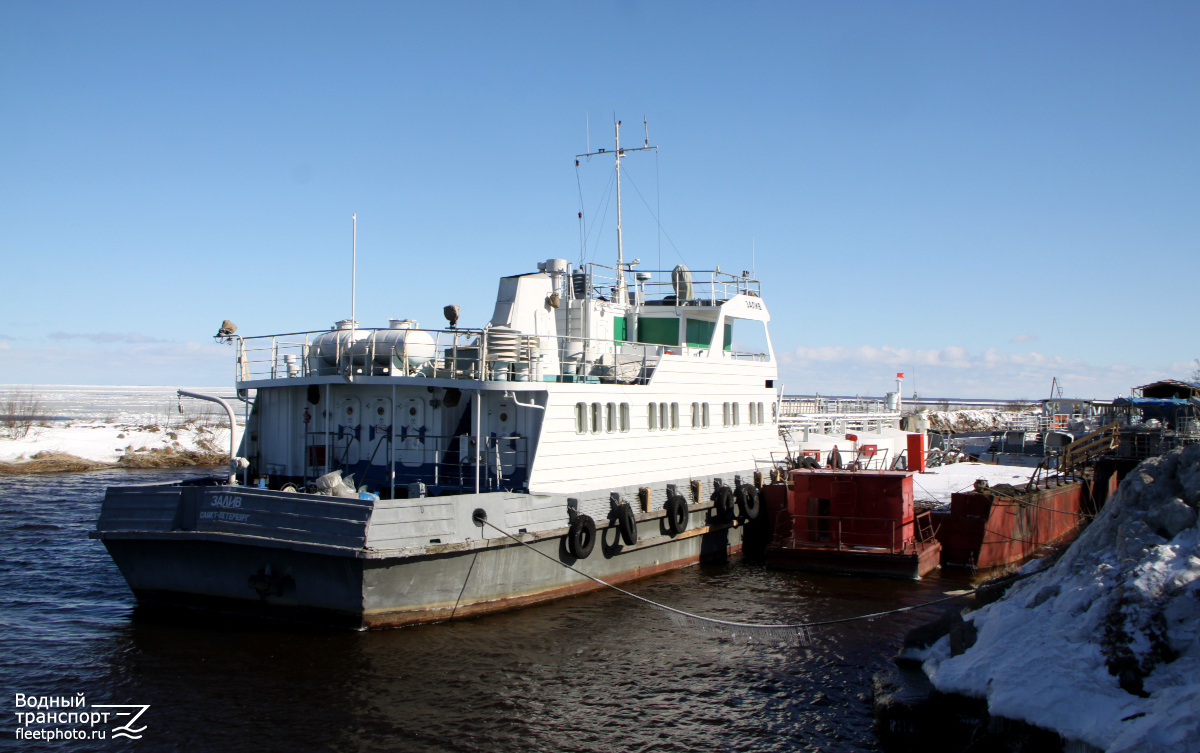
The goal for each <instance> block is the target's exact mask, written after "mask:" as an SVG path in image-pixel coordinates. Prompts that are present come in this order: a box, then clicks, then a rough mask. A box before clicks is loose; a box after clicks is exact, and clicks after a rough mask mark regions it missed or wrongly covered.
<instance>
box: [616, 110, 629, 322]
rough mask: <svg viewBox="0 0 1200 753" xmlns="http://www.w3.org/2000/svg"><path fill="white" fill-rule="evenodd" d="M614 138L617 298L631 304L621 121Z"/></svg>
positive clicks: (624, 303)
mask: <svg viewBox="0 0 1200 753" xmlns="http://www.w3.org/2000/svg"><path fill="white" fill-rule="evenodd" d="M613 133H614V138H615V139H616V142H617V156H616V160H615V162H616V165H617V167H616V170H617V300H618V301H620V302H621V305H622V306H628V305H629V294H628V293H627V292H626V288H625V252H624V249H623V248H622V247H621V158H622V157H624V156H625V153H624V152H622V151H621V121H619V120H618V121H617V123H616V125H615V126H613Z"/></svg>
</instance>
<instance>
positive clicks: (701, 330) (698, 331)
mask: <svg viewBox="0 0 1200 753" xmlns="http://www.w3.org/2000/svg"><path fill="white" fill-rule="evenodd" d="M716 328H717V323H716V322H706V321H704V320H703V319H688V320H687V345H688V347H689V348H708V347H710V346H712V339H713V331H714V330H716Z"/></svg>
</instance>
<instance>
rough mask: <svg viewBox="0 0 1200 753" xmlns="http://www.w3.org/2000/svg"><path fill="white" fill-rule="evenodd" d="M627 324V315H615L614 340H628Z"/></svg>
mask: <svg viewBox="0 0 1200 753" xmlns="http://www.w3.org/2000/svg"><path fill="white" fill-rule="evenodd" d="M627 326H628V325H626V323H625V317H623V316H616V317H613V339H614V340H628V339H629V338H628V337H627V336H626V335H628V331H627V330H626V327H627Z"/></svg>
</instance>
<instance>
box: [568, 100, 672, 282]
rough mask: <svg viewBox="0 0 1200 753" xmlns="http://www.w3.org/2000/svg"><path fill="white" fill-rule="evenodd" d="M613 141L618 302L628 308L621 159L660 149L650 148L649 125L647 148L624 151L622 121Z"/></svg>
mask: <svg viewBox="0 0 1200 753" xmlns="http://www.w3.org/2000/svg"><path fill="white" fill-rule="evenodd" d="M613 139H614V141H615V142H616V151H615V152H614V153H613V164H614V168H613V169H615V170H616V180H617V300H618V301H620V302H621V305H623V306H628V305H629V287H628V283H626V281H625V248H624V245H623V243H624V239H623V238H622V235H621V158H622V157H624V156H625V153H626V152H645V151H649V150H651V149H658V147H657V146H650V128H649V125H647V126H646V144H645V146H639V147H633V148H629V149H622V148H621V121H619V120H618V121H616V122H615V123H613ZM606 153H607V152H605V150H603V149H599V150H597V151H595V152H588V153H587V154H576V155H575V158H576V160H578V159H579V158H580V157H584V158H588V157H595V156H598V155H601V154H606ZM578 164H579V163H578V162H576V165H577V166H578ZM636 263H637V262H636V261H635V262H634V264H636Z"/></svg>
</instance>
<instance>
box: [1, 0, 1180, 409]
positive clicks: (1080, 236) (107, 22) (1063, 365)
mask: <svg viewBox="0 0 1200 753" xmlns="http://www.w3.org/2000/svg"><path fill="white" fill-rule="evenodd" d="M0 102H3V106H2V107H0V256H2V259H3V265H4V276H5V278H6V280H7V283H8V284H7V285H5V293H4V295H3V296H2V297H0V383H9V384H15V383H20V384H26V383H28V384H52V383H82V384H93V383H94V384H163V385H170V384H175V383H182V384H198V383H215V384H222V383H228V382H229V381H230V380H231V378H232V375H233V367H232V352H231V351H230V350H229V349H228V348H226V347H223V346H219V345H216V344H214V343H212V341H211V340H210V336H211V335H212V333H213V332H215V331H216V328H217V326H218V325H219V323H220V322H221V320H222V319H226V318H229V319H232V320H233V321H235V322H236V323H237V324H238V325H239V327H240V333H244V334H268V333H272V332H287V331H299V330H309V329H322V328H325V327H328V326H329V325H330V324H331V323H332V322H333V321H334V320H336V319H340V318H344V317H346V316H347V315H348V313H349V270H348V266H349V265H348V261H349V259H348V257H349V242H350V215H351V213H354V212H356V213H357V214H358V218H359V225H358V241H359V243H358V251H359V279H358V303H357V307H358V318H359V320H360V321H361V322H363V323H364V324H368V325H380V326H382V325H384V324H385V322H386V319H387V318H388V317H407V318H416V319H418V320H420V321H421V322H422V323H423V324H426V325H429V326H440V325H441V323H442V318H441V315H440V312H441V308H442V306H444V305H445V304H448V303H457V304H459V305H461V306H462V308H463V324H466V325H481V324H482V323H483V322H484V321H486V319H487V317H488V316H489V315H490V312H491V306H492V300H493V298H494V295H495V288H496V280H497V278H498V277H500V276H502V275H506V274H513V273H516V272H522V271H531V270H532V269H533V266H534V264H535V263H536V262H537V261H539V260H544V259H547V258H553V257H564V258H568V259H571V260H577V259H578V258H579V256H580V242H579V224H578V219H577V212H578V211H579V209H580V193H581V192H582V194H583V197H584V203H585V210H586V212H587V213H588V214H589V215H592V214H593V210H594V209H595V207H597V206H600V205H601V202H602V200H603V195H604V189H605V186H606V183H607V180H608V178H609V175H610V172H611V169H610V168H609V166H608V164H607V163H604V164H600V163H596V162H593V163H591V164H585V165H584V166H583V167H582V168H581V169H580V171H579V172H578V178H577V173H576V170H575V168H574V165H573V157H574V155H575V154H576V153H579V152H581V151H583V150H584V148H585V147H586V145H587V138H588V132H587V130H586V127H585V124H586V123H587V122H589V121H590V137H591V146H592V147H593V148H595V147H597V146H608V145H610V143H611V133H612V126H611V121H612V118H613V115H614V113H615V114H616V117H618V118H620V119H622V120H623V121H624V123H625V134H626V137H627V138H628V139H630V140H632V141H635V142H640V141H641V139H642V129H641V122H642V118H643V117H647V118H648V119H649V122H650V137H651V141H652V142H653V143H656V144H658V145H659V146H660V147H661V150H660V152H659V153H658V155H657V157H655V156H654V155H653V154H641V155H634V156H631V157H630V158H628V159H627V160H626V163H625V165H626V168H627V171H628V175H629V179H630V183H629V184H627V186H626V193H625V209H626V230H625V240H626V248H627V253H628V254H630V255H631V256H637V257H641V258H642V259H643V260H644V261H645V262H646V263H647V264H650V265H653V264H655V263H656V262H657V259H658V258H659V254H660V253H661V258H662V263H663V265H664V266H667V267H670V266H673V265H674V264H676V263H679V262H680V261H684V262H686V263H687V264H688V265H689V266H690V267H692V268H694V269H696V268H711V267H712V266H713V265H717V264H719V265H721V266H722V268H723V269H726V270H731V269H736V270H740V269H747V268H749V267H750V263H751V262H750V257H751V243H752V241H751V239H752V238H753V239H754V240H753V243H754V246H755V248H756V269H757V272H758V275H759V277H760V278H761V279H762V280H763V282H764V296H765V298H766V300H767V302H768V305H769V306H770V308H771V311H772V315H773V317H774V323H773V327H772V336H773V341H774V344H775V348H776V351H777V352H778V353H779V354H780V366H781V370H782V373H783V378H784V380H785V382H786V385H787V389H788V391H789V392H794V393H812V392H821V393H823V394H881V393H882V392H883V391H884V390H885V389H887V388H888V387H889V386H890V385H891V384H892V381H891V378H892V376H893V374H894V373H895V372H896V371H905V372H907V373H909V374H910V375H912V374H913V373H915V376H916V380H917V381H916V389H917V390H918V391H919V392H921V393H922V394H927V395H934V394H936V395H953V396H963V397H966V396H994V397H1041V396H1044V395H1045V394H1046V393H1048V391H1049V386H1050V380H1051V378H1052V377H1054V376H1058V377H1059V378H1060V380H1061V381H1063V382H1064V383H1065V385H1066V390H1067V392H1069V393H1072V394H1076V395H1081V396H1111V395H1114V394H1117V393H1119V392H1125V391H1127V390H1128V388H1129V387H1131V386H1133V385H1136V384H1141V383H1144V382H1146V381H1149V380H1151V379H1154V378H1158V377H1162V376H1175V377H1182V376H1186V375H1187V374H1188V373H1189V372H1190V371H1191V370H1192V369H1193V368H1194V366H1195V364H1194V363H1193V359H1194V358H1196V357H1198V356H1200V324H1198V322H1200V316H1197V304H1196V292H1195V291H1196V278H1197V272H1198V271H1200V262H1198V261H1197V259H1198V254H1197V244H1198V238H1200V233H1198V232H1197V231H1198V230H1200V213H1198V211H1197V210H1198V209H1200V129H1198V127H1197V125H1198V123H1200V6H1198V5H1196V4H1195V3H1166V2H1164V3H1154V4H1145V3H1141V4H1135V3H1103V2H1086V3H998V2H997V3H903V4H902V3H849V2H847V3H828V2H795V3H749V4H747V3H737V4H734V3H727V4H706V3H632V2H620V3H602V2H596V3H513V4H496V3H480V4H474V3H458V4H421V5H416V4H400V3H336V4H335V3H323V4H322V3H295V2H290V3H267V2H260V3H249V4H248V3H230V4H221V3H204V4H199V3H195V4H182V3H91V4H84V3H16V2H9V3H3V4H0ZM577 181H578V182H577ZM630 185H632V186H636V189H630V188H629V186H630ZM638 192H640V196H639V194H638ZM643 198H644V199H645V200H646V202H647V203H648V204H649V205H650V206H661V218H662V227H663V229H664V231H665V236H664V237H663V238H662V239H661V250H660V237H659V235H658V233H657V231H656V228H655V224H654V220H653V217H652V215H651V214H650V212H649V211H648V210H647V208H646V205H645V204H643V202H642V199H643ZM589 219H592V218H591V217H589ZM595 220H596V225H595V226H594V231H593V234H592V237H591V241H590V242H589V244H588V246H587V248H586V249H585V253H586V255H587V256H588V257H589V258H591V259H594V260H597V261H610V260H611V257H613V256H614V255H615V251H614V246H615V242H614V240H613V232H612V217H611V210H610V214H609V216H608V218H607V220H606V221H605V222H604V223H603V227H601V222H600V221H599V213H596V218H595ZM627 258H629V257H627ZM644 266H645V265H644ZM912 386H913V385H912V383H911V380H910V381H909V382H908V383H907V384H906V388H905V390H906V392H909V391H910V389H911V388H912Z"/></svg>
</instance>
